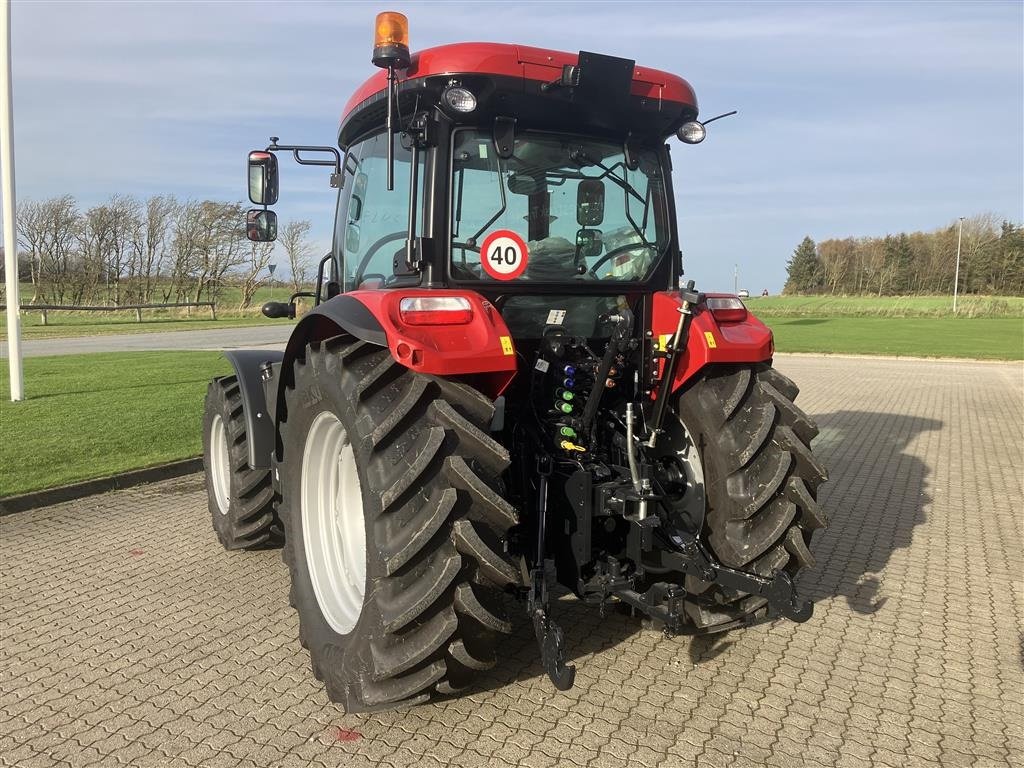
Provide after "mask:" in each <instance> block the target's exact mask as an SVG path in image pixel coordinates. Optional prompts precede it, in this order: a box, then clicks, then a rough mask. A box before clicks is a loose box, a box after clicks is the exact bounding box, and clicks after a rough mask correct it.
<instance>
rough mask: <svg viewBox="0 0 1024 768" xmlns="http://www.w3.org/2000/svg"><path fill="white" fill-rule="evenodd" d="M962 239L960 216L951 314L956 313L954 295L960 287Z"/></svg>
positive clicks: (962, 226) (962, 227)
mask: <svg viewBox="0 0 1024 768" xmlns="http://www.w3.org/2000/svg"><path fill="white" fill-rule="evenodd" d="M963 239H964V217H963V216H961V217H960V232H959V233H958V234H957V236H956V274H955V275H954V277H953V314H954V315H955V314H956V295H957V293H958V292H959V289H960V243H961V242H963Z"/></svg>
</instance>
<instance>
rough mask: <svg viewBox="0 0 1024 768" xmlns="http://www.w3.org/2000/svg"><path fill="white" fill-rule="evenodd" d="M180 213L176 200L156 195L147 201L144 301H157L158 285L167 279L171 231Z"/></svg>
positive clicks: (144, 224) (142, 267)
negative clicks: (155, 291) (165, 273)
mask: <svg viewBox="0 0 1024 768" xmlns="http://www.w3.org/2000/svg"><path fill="white" fill-rule="evenodd" d="M177 213H178V201H177V200H175V199H174V197H173V196H163V195H156V196H154V197H151V198H149V200H147V201H146V212H145V215H144V221H143V241H142V264H141V270H142V300H143V301H144V302H151V301H153V292H154V290H155V288H156V284H157V282H158V281H159V280H160V278H161V277H162V276H163V268H164V262H165V260H166V259H167V257H168V255H169V252H170V245H171V228H172V226H173V224H174V218H175V216H176V215H177Z"/></svg>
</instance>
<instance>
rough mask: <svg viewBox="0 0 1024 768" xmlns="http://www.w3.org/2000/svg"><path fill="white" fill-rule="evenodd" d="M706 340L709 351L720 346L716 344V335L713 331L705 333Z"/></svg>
mask: <svg viewBox="0 0 1024 768" xmlns="http://www.w3.org/2000/svg"><path fill="white" fill-rule="evenodd" d="M704 340H705V341H706V342H707V343H708V349H715V348H716V347H717V346H718V344H717V343H716V342H715V334H713V333H712V332H711V331H704Z"/></svg>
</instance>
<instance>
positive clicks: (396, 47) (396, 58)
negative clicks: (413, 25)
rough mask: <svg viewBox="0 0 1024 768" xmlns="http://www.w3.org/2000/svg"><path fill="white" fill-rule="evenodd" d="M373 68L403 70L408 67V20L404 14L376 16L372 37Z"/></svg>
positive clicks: (386, 12) (388, 12) (387, 13)
mask: <svg viewBox="0 0 1024 768" xmlns="http://www.w3.org/2000/svg"><path fill="white" fill-rule="evenodd" d="M373 63H374V66H378V67H382V68H389V67H395V68H397V69H405V68H406V67H408V66H409V20H408V19H407V18H406V17H405V15H404V14H401V13H397V12H395V11H384V12H383V13H378V14H377V21H376V23H375V24H374V35H373Z"/></svg>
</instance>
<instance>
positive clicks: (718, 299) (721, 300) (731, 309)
mask: <svg viewBox="0 0 1024 768" xmlns="http://www.w3.org/2000/svg"><path fill="white" fill-rule="evenodd" d="M707 307H708V309H710V310H711V314H712V315H714V317H715V320H717V321H718V322H720V323H742V322H743V321H744V320H746V319H747V308H746V307H745V306H743V302H742V301H740V300H739V299H736V298H732V297H725V296H711V297H709V298H708V299H707Z"/></svg>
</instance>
